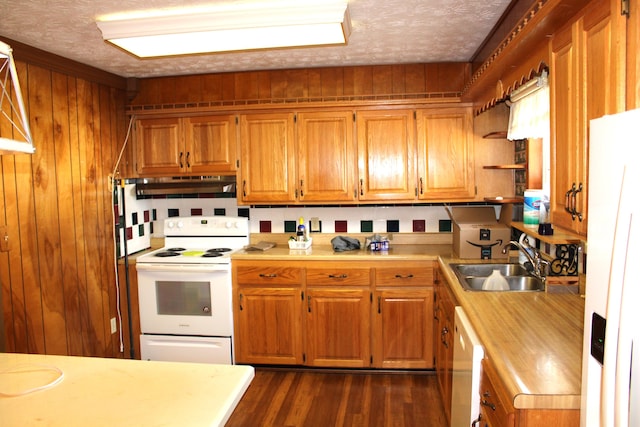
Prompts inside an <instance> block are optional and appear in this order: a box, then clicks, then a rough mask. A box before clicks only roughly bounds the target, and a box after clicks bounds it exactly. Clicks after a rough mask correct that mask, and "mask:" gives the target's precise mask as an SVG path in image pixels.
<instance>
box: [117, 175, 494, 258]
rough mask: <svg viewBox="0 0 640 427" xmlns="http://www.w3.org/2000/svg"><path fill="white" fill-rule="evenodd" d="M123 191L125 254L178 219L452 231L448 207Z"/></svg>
mask: <svg viewBox="0 0 640 427" xmlns="http://www.w3.org/2000/svg"><path fill="white" fill-rule="evenodd" d="M124 193H125V200H124V205H123V204H122V196H121V194H120V192H118V197H117V201H115V203H116V206H115V209H116V212H117V213H118V214H117V218H118V220H117V225H118V226H119V231H120V233H119V236H120V254H123V253H124V252H123V251H124V248H123V238H124V236H125V235H126V239H127V252H128V253H130V254H131V253H135V252H138V251H140V250H143V249H146V248H148V247H150V245H151V243H150V242H151V237H164V236H163V235H162V223H163V221H164V220H165V219H166V218H169V217H175V216H214V215H227V216H243V217H248V218H249V220H250V221H249V224H250V231H251V233H252V234H254V233H295V229H296V226H297V223H298V218H300V217H302V218H304V220H305V223H306V225H307V227H309V222H310V220H311V218H318V220H319V224H320V232H322V233H412V232H421V233H422V232H433V233H437V232H445V233H448V232H451V221H450V219H449V215H448V214H447V211H446V209H445V205H444V204H424V205H418V204H416V205H385V206H369V205H360V206H348V205H347V206H333V205H332V206H238V204H237V201H236V199H235V198H230V197H224V198H216V197H211V196H210V195H206V197H205V196H204V195H203V197H198V195H195V196H193V195H190V196H188V197H187V196H182V197H180V196H177V197H174V196H171V197H170V196H166V197H158V196H154V197H153V198H141V199H138V198H136V192H135V184H127V185H125V188H124ZM123 206H124V211H125V213H124V214H123ZM496 210H497V212H496V215H499V211H498V210H499V207H497V208H496ZM123 225H124V226H123Z"/></svg>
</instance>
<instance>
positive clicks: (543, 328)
mask: <svg viewBox="0 0 640 427" xmlns="http://www.w3.org/2000/svg"><path fill="white" fill-rule="evenodd" d="M232 259H238V260H252V259H255V260H274V261H276V260H291V261H294V260H295V261H297V260H308V261H312V260H319V261H327V260H336V261H347V260H358V261H372V260H375V261H376V262H377V261H382V260H390V261H393V260H396V261H399V260H412V261H415V260H425V261H428V260H438V261H439V263H440V266H441V270H442V272H443V277H444V278H445V279H446V281H447V282H448V284H449V287H450V288H451V290H452V292H453V294H454V295H455V297H456V299H457V301H458V305H460V306H462V308H463V309H464V311H465V313H466V314H467V316H468V317H469V319H470V321H471V323H472V325H473V327H474V329H475V331H476V333H477V334H478V336H479V338H480V340H481V341H482V343H483V346H484V348H485V355H486V357H487V358H488V359H490V360H491V361H492V362H493V363H494V365H495V366H496V368H497V371H498V374H499V375H500V377H501V379H502V381H503V383H504V385H505V386H506V389H507V391H508V392H509V393H510V395H511V396H513V406H514V407H515V408H517V409H526V408H548V409H552V408H555V409H579V408H580V387H581V361H582V335H583V320H584V319H583V316H584V299H583V298H581V297H580V296H579V295H576V294H556V293H546V292H508V293H504V292H502V293H499V292H470V291H464V290H463V289H462V287H461V286H460V284H459V282H458V279H457V278H456V277H455V274H454V273H453V271H452V270H451V269H450V268H449V263H451V262H481V261H479V260H461V259H458V258H455V257H454V256H453V255H452V253H451V245H396V246H393V247H392V248H391V250H389V251H388V252H370V251H364V250H360V251H352V252H339V253H337V252H334V251H333V248H332V247H331V246H329V245H317V246H316V245H315V243H314V246H312V248H311V250H310V251H308V252H305V251H293V250H292V251H290V250H289V249H288V247H284V246H281V245H279V246H276V247H275V248H272V249H269V250H268V251H265V252H259V251H241V252H237V253H235V254H233V255H232ZM486 262H491V261H490V260H489V261H486ZM493 262H495V261H493Z"/></svg>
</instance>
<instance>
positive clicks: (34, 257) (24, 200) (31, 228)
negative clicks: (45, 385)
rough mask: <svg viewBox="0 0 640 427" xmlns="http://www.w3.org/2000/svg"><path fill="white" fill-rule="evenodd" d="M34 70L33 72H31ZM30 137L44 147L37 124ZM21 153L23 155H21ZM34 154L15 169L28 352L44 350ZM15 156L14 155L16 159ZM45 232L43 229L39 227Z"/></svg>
mask: <svg viewBox="0 0 640 427" xmlns="http://www.w3.org/2000/svg"><path fill="white" fill-rule="evenodd" d="M35 69H36V67H32V66H28V67H27V79H25V80H22V78H20V79H21V80H22V81H26V82H27V85H28V87H29V93H28V96H27V98H26V99H27V102H28V103H29V122H30V123H35V122H36V121H37V120H38V118H39V117H38V112H37V111H35V112H34V111H32V109H33V107H32V105H33V104H37V98H38V95H37V91H38V89H39V87H38V82H37V81H36V78H35V77H34V76H33V74H35V73H36V71H34V70H35ZM32 73H33V74H32ZM31 132H32V137H33V138H34V140H35V141H38V145H40V146H41V147H42V148H45V149H46V144H42V143H41V142H40V140H39V138H40V137H41V136H42V134H41V133H40V132H39V131H38V128H37V127H36V126H31ZM21 157H22V156H21ZM33 158H34V157H33V156H28V157H27V158H26V159H24V161H22V160H23V158H21V159H20V160H21V162H20V167H19V168H18V169H17V171H16V172H17V178H16V182H17V187H18V191H17V194H18V216H19V236H20V261H21V264H22V265H21V267H22V276H23V280H24V283H23V286H24V297H25V310H26V316H27V351H28V352H29V353H44V352H45V351H46V345H45V340H44V316H43V307H42V303H43V301H42V289H41V283H40V280H39V278H40V277H39V265H38V263H39V260H38V240H37V239H38V236H37V221H36V206H35V194H34V193H35V191H34V188H35V183H34V174H35V173H38V172H40V171H37V170H35V168H36V165H34V164H33V163H32V161H33ZM16 160H17V159H16ZM42 231H43V232H46V230H42Z"/></svg>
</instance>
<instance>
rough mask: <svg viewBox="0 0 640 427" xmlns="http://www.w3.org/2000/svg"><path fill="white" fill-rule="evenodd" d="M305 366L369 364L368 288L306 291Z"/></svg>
mask: <svg viewBox="0 0 640 427" xmlns="http://www.w3.org/2000/svg"><path fill="white" fill-rule="evenodd" d="M306 311H307V313H306V318H305V323H306V325H305V332H306V339H307V340H306V350H307V365H310V366H324V367H342V368H365V367H368V366H369V365H370V357H371V350H370V339H371V338H370V337H371V321H370V318H369V313H370V311H371V298H370V292H369V289H368V288H362V289H358V288H355V289H353V288H352V289H349V288H307V310H306Z"/></svg>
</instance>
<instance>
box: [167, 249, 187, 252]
mask: <svg viewBox="0 0 640 427" xmlns="http://www.w3.org/2000/svg"><path fill="white" fill-rule="evenodd" d="M165 250H166V251H170V252H182V251H186V249H185V248H167V249H165Z"/></svg>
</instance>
